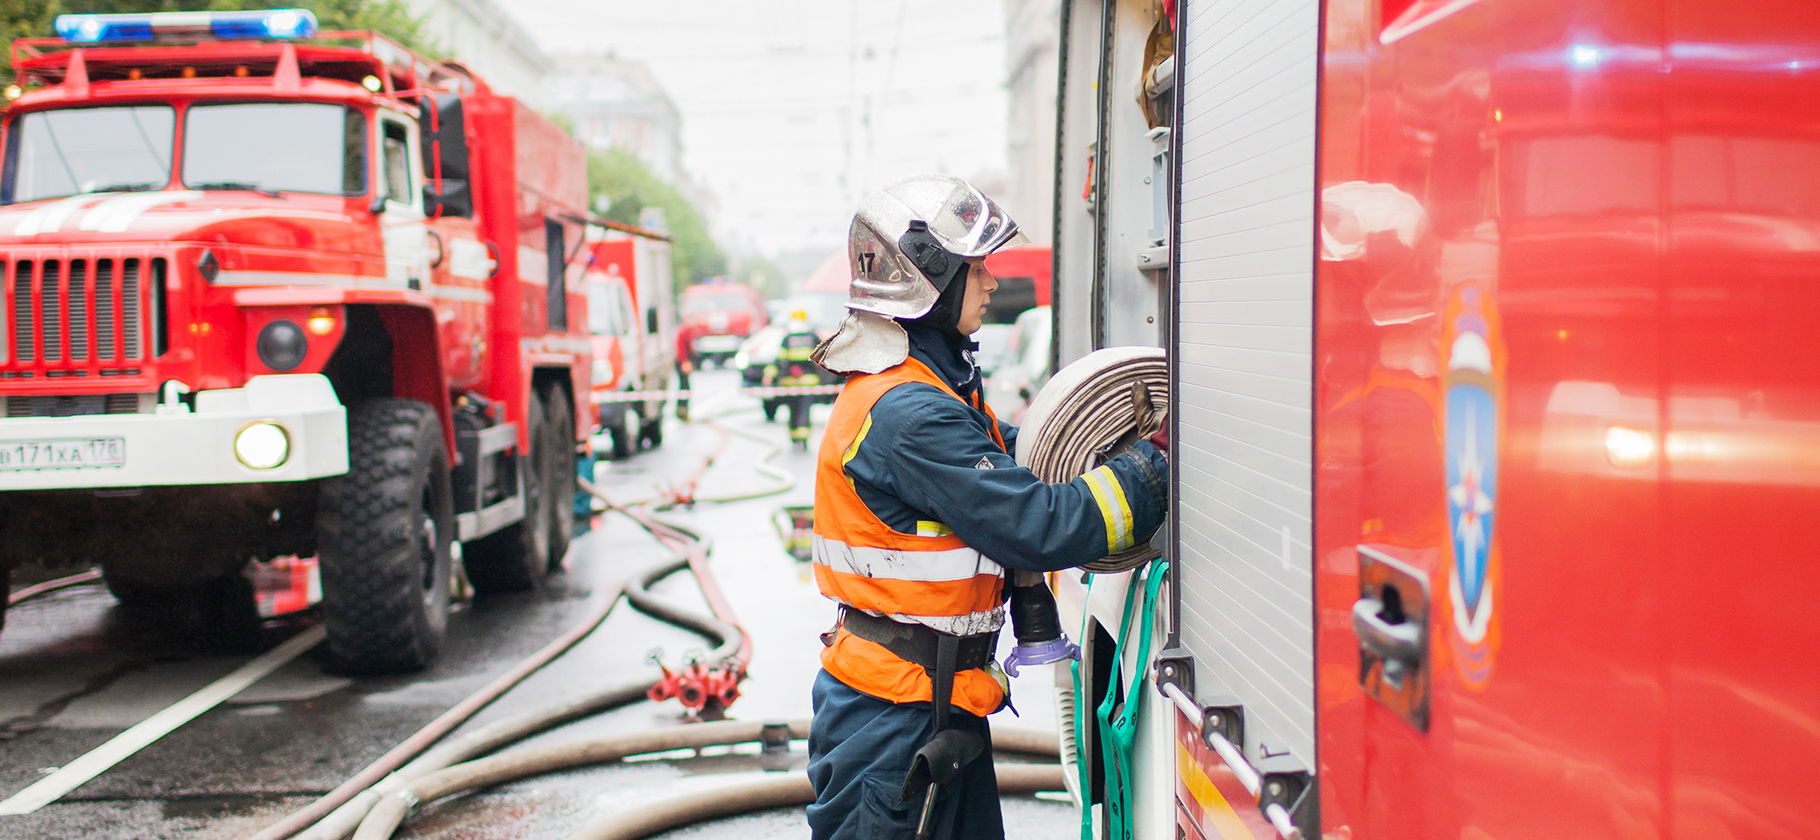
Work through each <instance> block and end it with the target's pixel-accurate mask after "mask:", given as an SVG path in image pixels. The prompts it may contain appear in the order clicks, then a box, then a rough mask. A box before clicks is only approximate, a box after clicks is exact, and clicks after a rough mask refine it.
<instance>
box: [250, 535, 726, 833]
mask: <svg viewBox="0 0 1820 840" xmlns="http://www.w3.org/2000/svg"><path fill="white" fill-rule="evenodd" d="M622 512H624V513H626V515H628V516H631V517H632V518H633V519H634V520H635V521H638V522H639V524H640V525H642V526H644V527H645V528H646V529H647V530H649V531H650V532H651V534H652V535H653V536H654V537H656V538H657V539H658V541H659V542H660V543H663V544H664V545H665V546H666V547H668V548H670V549H672V550H673V551H678V553H680V554H682V555H683V557H682V558H681V559H677V560H671V561H666V562H664V563H661V564H658V565H657V566H655V567H653V568H652V569H650V570H648V571H646V572H644V573H642V574H640V575H637V576H635V577H633V578H632V579H630V580H628V581H621V582H619V583H616V584H613V585H611V586H609V587H607V589H606V591H605V592H604V593H603V594H602V595H601V596H600V597H599V598H598V600H597V603H596V605H595V606H594V607H593V608H592V609H591V610H590V611H589V613H588V615H587V616H586V617H584V618H583V620H582V621H581V622H579V623H577V624H576V625H575V626H574V627H572V628H571V629H570V630H569V631H568V632H566V633H564V634H563V635H562V636H561V637H559V638H557V639H556V640H555V641H553V642H551V643H550V644H548V645H546V646H544V648H543V649H542V650H539V651H538V652H537V653H535V654H533V655H532V656H531V657H529V658H527V659H525V660H524V661H522V662H520V663H518V664H517V665H516V666H514V667H513V668H512V669H511V670H510V671H508V672H506V673H505V674H503V675H501V676H500V677H498V678H496V679H494V680H493V681H492V682H491V683H489V684H488V685H487V686H486V687H484V688H482V689H481V690H480V691H478V692H476V693H475V694H472V695H470V696H469V697H467V698H466V699H464V700H463V701H462V702H461V703H459V704H457V705H456V706H455V707H454V708H451V709H450V710H449V711H447V712H444V713H443V714H442V715H441V716H439V717H438V718H437V719H436V720H434V721H431V722H430V724H428V725H427V726H425V727H424V728H423V729H421V730H419V731H418V732H417V733H416V734H414V735H412V736H411V737H410V738H408V739H406V740H405V741H404V742H403V743H401V744H399V745H398V746H396V747H394V748H392V749H391V750H390V751H388V752H387V753H386V754H385V755H384V756H381V757H380V759H379V760H377V761H375V762H373V763H372V764H371V765H368V766H367V767H366V768H365V769H363V770H362V771H361V772H359V773H357V774H355V776H354V777H353V778H351V779H349V780H348V781H347V782H345V783H343V784H342V785H340V786H339V787H337V788H336V789H335V790H333V791H331V792H330V793H329V794H327V795H325V796H323V797H322V798H321V799H319V800H317V801H316V802H314V803H312V804H311V805H309V806H308V807H306V808H304V809H302V810H300V811H298V812H296V813H293V814H291V815H290V816H288V817H286V818H285V819H284V820H281V821H280V822H278V823H276V824H274V825H272V826H270V827H268V828H266V829H265V830H264V831H261V832H259V833H258V834H256V835H254V840H283V838H287V837H291V836H293V835H296V834H297V833H298V832H299V831H302V830H304V829H306V828H308V829H309V831H308V832H307V833H305V834H303V835H302V836H303V837H305V838H309V840H339V838H342V837H346V836H347V834H348V833H349V832H350V831H352V830H354V828H355V826H357V825H359V823H360V822H361V820H362V819H363V818H364V817H365V816H366V815H367V813H368V811H369V810H370V809H371V808H372V807H373V806H374V804H375V803H377V802H379V801H380V800H381V799H382V797H383V796H384V795H387V794H389V793H390V792H391V791H393V790H397V789H399V788H401V787H403V786H405V785H406V784H409V783H410V782H411V781H412V780H414V779H415V778H417V777H419V776H422V775H426V774H429V773H434V772H436V771H439V770H441V769H443V768H444V767H447V766H450V765H452V764H456V763H459V762H463V761H467V760H469V759H472V758H474V757H475V756H479V755H485V754H487V753H489V752H492V751H493V750H495V749H498V748H500V747H502V746H505V745H508V744H511V743H513V742H516V741H518V740H521V739H523V738H525V737H527V736H529V735H532V734H535V733H537V732H541V731H544V730H546V729H550V728H552V727H555V726H559V725H561V724H564V723H568V722H571V721H574V720H577V719H579V718H582V717H586V716H588V715H591V714H596V713H598V712H602V711H606V710H608V709H612V708H616V707H618V706H623V705H626V704H629V703H632V702H636V701H637V700H639V699H642V698H644V697H648V696H650V692H651V690H652V687H653V686H654V685H656V684H659V683H660V681H654V680H641V681H638V682H636V683H634V684H631V685H626V686H620V687H615V688H611V689H608V690H606V691H603V692H599V693H597V694H594V695H591V696H588V697H584V698H581V699H579V700H573V701H569V702H566V703H562V704H559V705H557V706H554V707H550V708H547V709H543V710H540V711H537V712H533V713H530V714H526V715H520V716H517V717H514V718H510V719H507V720H503V721H499V722H497V723H494V724H491V725H489V726H487V727H483V728H481V729H479V730H477V731H475V732H473V733H471V734H469V735H467V736H464V737H462V738H459V739H456V740H454V741H451V742H449V743H448V744H444V745H442V746H441V747H438V748H437V749H435V750H431V751H430V752H427V753H426V752H425V750H426V749H428V748H429V747H430V746H431V745H432V744H434V743H435V742H436V741H438V740H440V739H441V738H442V737H443V736H445V735H447V734H448V733H449V732H451V731H453V730H454V729H455V728H456V727H457V726H460V725H461V724H462V723H464V722H466V721H467V720H468V719H469V718H471V717H473V716H474V715H475V714H476V713H478V712H479V711H480V710H481V709H482V708H484V707H485V706H487V705H488V704H490V703H491V702H493V701H494V700H495V699H497V698H498V697H499V696H500V695H503V694H504V693H505V692H506V691H507V690H509V689H510V688H512V687H513V686H515V685H517V684H518V683H519V682H522V681H523V680H524V679H525V678H526V677H528V676H530V675H531V674H532V673H533V672H535V671H537V670H538V669H540V668H542V667H543V666H544V665H546V664H548V663H549V662H550V661H552V660H554V659H555V658H556V657H557V656H558V655H560V654H562V653H563V652H564V651H566V650H568V649H569V648H570V647H572V646H574V645H575V643H577V642H579V641H581V639H582V638H584V637H586V636H587V635H588V634H589V633H591V632H593V630H594V629H595V628H596V627H598V626H599V625H600V624H601V623H602V622H603V621H605V620H606V617H607V615H608V614H609V613H610V612H611V611H612V609H613V607H614V605H616V604H617V603H618V602H619V600H620V596H621V595H622V594H624V595H626V596H627V600H628V601H629V602H631V603H632V604H633V606H634V607H635V608H637V609H639V611H640V612H646V613H647V614H651V615H653V617H656V618H659V619H660V620H664V621H671V620H672V619H676V620H678V621H677V622H676V623H679V624H682V626H684V628H685V629H690V630H696V629H698V628H699V629H701V630H702V631H704V635H708V636H709V637H710V638H711V639H712V640H714V641H716V642H718V643H720V646H721V648H722V649H729V648H730V650H731V652H730V654H728V655H726V656H725V657H724V658H725V659H726V660H728V661H733V662H737V663H738V664H737V671H738V673H740V674H742V675H743V673H744V670H745V661H747V659H749V657H750V655H751V643H750V640H749V638H748V637H747V635H746V633H745V632H744V631H743V630H740V629H739V628H738V627H737V625H735V624H734V623H732V622H730V621H725V620H723V619H721V618H719V617H718V616H717V617H715V618H708V617H704V616H698V615H694V614H692V613H689V612H688V611H686V610H683V609H681V608H680V607H676V606H675V605H672V604H668V603H667V602H664V601H663V600H662V599H659V598H657V597H655V596H653V595H651V594H650V593H649V587H650V585H651V584H653V583H655V582H656V581H657V580H660V579H662V578H664V577H667V576H668V575H671V574H674V573H676V572H678V571H681V570H682V569H685V568H688V569H692V570H694V571H695V572H696V575H697V578H698V580H700V581H701V582H702V584H703V586H702V588H703V592H704V594H707V593H708V592H709V591H712V592H713V594H712V595H709V596H708V600H709V602H710V604H711V605H713V604H716V603H717V602H718V603H719V604H720V605H721V607H722V608H723V609H724V607H725V597H724V596H722V595H720V592H719V588H718V587H717V586H715V585H714V584H713V583H712V580H713V578H712V573H711V572H710V571H708V570H707V568H706V562H705V561H706V549H705V547H704V546H703V544H702V541H701V540H700V539H699V537H697V536H696V535H695V534H694V533H693V532H690V531H688V530H687V529H686V528H683V527H681V526H677V525H674V524H671V523H665V522H662V521H659V520H656V519H653V518H651V517H649V516H647V515H645V514H642V513H640V512H637V511H625V510H623V509H622ZM717 612H719V610H717ZM684 621H686V622H687V623H683V622H684ZM734 685H735V689H734V695H733V696H737V682H735V684H734ZM419 753H423V755H422V756H421V757H419V758H418V759H417V760H416V761H412V757H413V756H418V754H419ZM406 762H410V763H409V764H408V765H407V764H406ZM312 826H313V827H312Z"/></svg>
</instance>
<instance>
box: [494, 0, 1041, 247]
mask: <svg viewBox="0 0 1820 840" xmlns="http://www.w3.org/2000/svg"><path fill="white" fill-rule="evenodd" d="M500 5H501V6H502V7H504V8H506V9H507V10H508V11H510V12H511V13H512V14H514V15H515V16H517V17H518V19H519V20H520V21H521V22H522V23H523V25H524V27H525V29H526V30H528V31H529V32H530V33H531V35H532V37H534V38H536V39H537V40H538V42H539V43H540V44H541V45H542V46H543V48H544V49H545V50H546V51H548V52H593V53H605V52H608V51H611V52H613V53H614V54H615V55H618V56H619V57H621V58H635V59H640V60H643V61H645V62H647V63H648V64H649V65H650V67H651V70H652V72H653V73H654V74H655V75H656V77H657V80H658V82H659V83H660V84H662V85H663V86H664V87H665V88H666V89H667V90H668V91H669V93H670V97H671V98H672V99H673V100H675V102H676V107H677V108H678V109H679V110H680V111H681V112H682V120H683V163H684V166H685V167H686V168H687V169H688V170H689V172H690V173H691V174H693V176H694V177H695V179H696V180H697V181H699V182H700V183H701V184H703V185H704V186H705V187H707V189H708V190H709V191H710V192H711V193H712V194H713V195H714V197H715V199H716V201H717V202H718V205H719V206H718V207H717V208H716V210H715V213H714V226H715V230H716V232H717V233H718V234H719V235H720V237H721V238H722V239H723V241H724V244H726V245H728V246H731V247H733V248H735V249H736V250H740V251H747V250H757V251H760V252H765V253H776V252H778V251H782V250H791V249H796V248H802V247H828V248H834V247H838V246H839V245H840V244H841V243H843V242H844V241H845V237H846V232H847V223H848V221H849V220H850V219H851V218H852V214H853V209H854V205H855V204H856V203H857V201H858V199H859V197H860V196H862V195H864V193H865V192H866V191H867V190H869V189H871V188H873V187H875V186H877V185H879V184H881V183H883V182H884V181H887V180H889V179H891V178H893V177H896V176H898V175H901V174H908V173H911V172H918V171H931V170H936V171H945V172H949V173H952V174H955V175H959V176H961V177H972V176H975V175H978V174H980V173H981V172H982V171H986V170H992V171H999V170H1002V169H1003V168H1004V165H1005V117H1006V114H1005V108H1006V104H1005V92H1004V87H1003V83H1004V76H1005V72H1004V65H1005V62H1004V50H1005V42H1004V30H1005V26H1004V4H1003V0H917V1H916V2H910V0H790V2H753V0H695V2H659V3H653V2H650V0H636V2H635V1H634V0H501V2H500Z"/></svg>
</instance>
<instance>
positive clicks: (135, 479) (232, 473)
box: [0, 373, 348, 491]
mask: <svg viewBox="0 0 1820 840" xmlns="http://www.w3.org/2000/svg"><path fill="white" fill-rule="evenodd" d="M195 399H196V407H195V410H193V411H192V410H190V409H189V407H187V406H184V405H181V404H178V405H160V406H158V408H157V410H156V412H155V413H152V414H88V415H78V416H75V417H18V418H6V419H0V491H5V490H59V489H82V488H94V489H104V488H113V487H157V486H188V485H204V484H251V483H256V482H273V481H306V480H308V479H312V478H322V477H325V476H331V475H340V474H342V473H345V472H347V471H348V421H347V410H346V409H345V408H343V407H342V405H341V402H340V401H339V400H337V399H336V398H335V389H334V387H333V386H331V385H330V384H329V380H328V378H327V377H324V376H322V375H320V374H314V373H310V374H292V375H284V376H255V377H253V378H252V379H249V380H247V383H246V387H244V388H227V389H220V390H212V391H198V392H197V393H196V395H195ZM261 424H269V425H273V426H277V427H278V428H279V429H280V430H281V431H282V432H283V433H284V437H285V440H286V443H287V446H286V449H288V452H287V454H286V456H285V458H284V460H283V461H282V462H281V463H279V464H278V465H276V466H273V467H270V468H269V469H255V468H253V467H250V466H248V465H247V464H245V463H243V462H242V461H241V459H240V457H239V456H237V455H236V454H235V438H236V437H237V436H238V435H239V434H240V433H241V431H242V430H245V429H247V428H248V427H250V426H255V425H261ZM265 431H268V433H269V430H265Z"/></svg>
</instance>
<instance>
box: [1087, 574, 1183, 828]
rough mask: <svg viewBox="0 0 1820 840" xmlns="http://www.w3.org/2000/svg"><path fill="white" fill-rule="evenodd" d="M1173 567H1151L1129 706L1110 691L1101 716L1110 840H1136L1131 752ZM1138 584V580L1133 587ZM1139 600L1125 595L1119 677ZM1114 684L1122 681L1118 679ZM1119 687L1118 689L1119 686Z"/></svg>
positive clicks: (1133, 593)
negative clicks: (1162, 595)
mask: <svg viewBox="0 0 1820 840" xmlns="http://www.w3.org/2000/svg"><path fill="white" fill-rule="evenodd" d="M1168 569H1169V562H1168V561H1166V560H1164V559H1163V558H1161V557H1158V558H1157V559H1155V560H1152V561H1150V566H1149V567H1148V568H1147V569H1146V570H1145V573H1144V574H1145V578H1144V609H1143V611H1142V612H1140V613H1136V616H1137V620H1138V621H1139V622H1140V623H1139V626H1138V655H1137V667H1136V668H1135V669H1134V672H1133V673H1132V675H1131V684H1130V687H1129V688H1128V689H1127V690H1126V691H1125V702H1123V703H1119V702H1118V700H1119V693H1118V692H1117V691H1113V690H1108V691H1107V692H1106V697H1105V699H1104V700H1101V701H1100V706H1099V708H1098V709H1097V710H1096V713H1095V715H1094V717H1095V718H1096V719H1097V723H1098V728H1099V733H1100V741H1101V748H1100V755H1101V757H1102V759H1103V761H1104V763H1105V769H1106V823H1107V825H1108V826H1110V830H1109V831H1108V833H1107V836H1106V838H1105V840H1130V838H1131V837H1132V831H1131V813H1130V811H1131V752H1132V746H1133V745H1134V744H1135V743H1136V741H1137V711H1138V707H1139V705H1141V704H1140V703H1139V698H1140V696H1141V695H1140V693H1139V692H1141V691H1143V689H1144V682H1145V680H1146V679H1147V677H1148V669H1147V668H1146V667H1145V666H1146V664H1147V663H1148V662H1149V661H1150V633H1151V629H1152V627H1153V626H1154V625H1155V624H1156V622H1155V621H1153V620H1151V617H1152V616H1154V615H1155V614H1156V598H1157V590H1158V589H1160V588H1161V587H1162V584H1163V578H1164V577H1166V576H1167V571H1168ZM1132 582H1133V583H1136V580H1135V579H1134V580H1133V581H1132ZM1136 597H1137V587H1136V586H1132V587H1130V588H1128V589H1126V590H1125V612H1124V615H1123V616H1122V617H1121V618H1120V620H1119V641H1118V644H1117V645H1115V646H1114V647H1113V654H1112V656H1113V663H1114V665H1113V667H1114V673H1115V674H1116V673H1117V668H1119V667H1122V663H1123V662H1124V661H1125V658H1124V651H1125V642H1126V640H1128V639H1130V638H1131V636H1130V633H1131V622H1132V618H1133V615H1134V614H1133V612H1132V609H1131V607H1132V604H1133V602H1134V601H1135V600H1136ZM1114 679H1117V677H1116V676H1115V677H1114ZM1115 687H1116V686H1115Z"/></svg>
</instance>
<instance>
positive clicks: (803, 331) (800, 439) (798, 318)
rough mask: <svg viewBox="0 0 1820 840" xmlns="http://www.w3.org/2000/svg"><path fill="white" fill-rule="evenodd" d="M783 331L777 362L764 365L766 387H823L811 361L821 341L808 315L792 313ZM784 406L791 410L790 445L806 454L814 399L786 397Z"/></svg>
mask: <svg viewBox="0 0 1820 840" xmlns="http://www.w3.org/2000/svg"><path fill="white" fill-rule="evenodd" d="M784 330H785V332H784V340H783V344H781V345H780V346H779V347H778V348H777V358H776V359H774V360H773V361H772V362H771V364H768V365H765V375H764V384H765V385H766V386H767V387H782V388H801V387H807V386H812V385H820V384H822V376H821V368H820V367H817V366H816V364H815V362H814V361H813V360H811V359H810V356H811V355H812V354H813V353H814V352H815V346H816V345H818V344H820V343H821V341H822V337H821V336H820V335H817V334H816V332H815V328H814V327H812V326H810V325H809V313H807V312H804V311H803V310H801V309H798V310H796V311H795V312H792V313H790V322H789V324H787V325H786V326H785V327H784ZM783 403H784V404H785V405H787V406H789V407H790V443H791V444H792V445H794V446H795V447H796V448H798V449H801V450H804V451H807V450H808V449H809V406H811V405H814V404H815V396H814V395H813V394H790V395H788V396H785V397H783Z"/></svg>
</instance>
